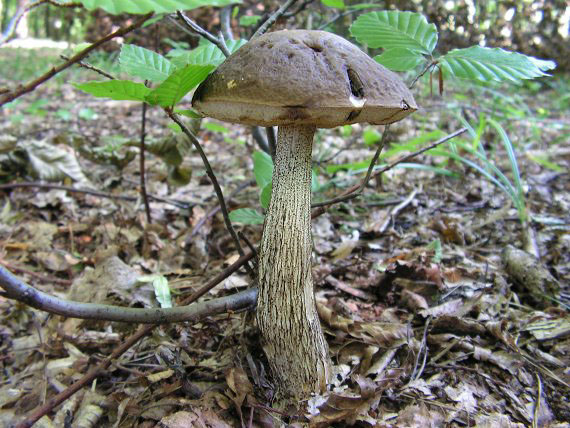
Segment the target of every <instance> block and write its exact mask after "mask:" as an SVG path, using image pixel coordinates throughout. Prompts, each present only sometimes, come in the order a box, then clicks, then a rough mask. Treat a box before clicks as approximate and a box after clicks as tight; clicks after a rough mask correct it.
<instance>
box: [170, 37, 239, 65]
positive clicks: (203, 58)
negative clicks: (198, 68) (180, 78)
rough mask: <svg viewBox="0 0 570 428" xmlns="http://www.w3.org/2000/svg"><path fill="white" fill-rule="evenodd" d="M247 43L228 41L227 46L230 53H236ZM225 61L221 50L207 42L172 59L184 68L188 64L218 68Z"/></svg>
mask: <svg viewBox="0 0 570 428" xmlns="http://www.w3.org/2000/svg"><path fill="white" fill-rule="evenodd" d="M246 43H247V40H244V39H238V40H226V46H227V47H228V50H229V51H230V53H234V52H235V51H237V50H238V49H239V48H241V47H242V46H243V45H245V44H246ZM225 59H226V57H225V55H224V54H223V53H222V51H221V50H220V49H218V47H217V46H216V45H214V44H213V43H211V42H207V43H204V44H203V45H201V46H198V47H197V48H195V49H192V50H190V51H187V52H184V53H183V54H180V55H177V56H175V57H174V58H172V62H173V63H174V64H176V66H177V67H184V66H185V65H188V64H198V65H205V64H211V65H215V66H216V67H217V66H218V65H220V64H221V63H222V62H224V61H225Z"/></svg>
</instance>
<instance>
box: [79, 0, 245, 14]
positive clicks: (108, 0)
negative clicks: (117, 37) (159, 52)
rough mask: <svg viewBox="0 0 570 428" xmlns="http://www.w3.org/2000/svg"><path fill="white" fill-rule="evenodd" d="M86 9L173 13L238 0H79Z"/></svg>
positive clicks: (111, 12)
mask: <svg viewBox="0 0 570 428" xmlns="http://www.w3.org/2000/svg"><path fill="white" fill-rule="evenodd" d="M80 1H81V3H82V4H83V6H85V8H86V9H89V10H93V9H96V8H101V9H103V10H105V11H106V12H108V13H110V14H112V15H118V14H120V13H138V14H143V13H148V12H155V13H173V12H176V11H177V10H190V9H196V8H198V7H202V6H216V7H222V6H227V5H229V4H233V3H241V1H240V0H140V1H133V0H80Z"/></svg>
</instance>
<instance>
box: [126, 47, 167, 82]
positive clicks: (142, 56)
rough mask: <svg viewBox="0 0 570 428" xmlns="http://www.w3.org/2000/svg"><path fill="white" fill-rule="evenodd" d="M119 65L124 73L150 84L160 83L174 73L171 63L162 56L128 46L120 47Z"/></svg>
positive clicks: (141, 48)
mask: <svg viewBox="0 0 570 428" xmlns="http://www.w3.org/2000/svg"><path fill="white" fill-rule="evenodd" d="M119 63H120V64H121V70H123V71H124V72H125V73H128V74H130V75H131V76H133V77H140V78H141V79H144V80H150V81H152V82H162V81H163V80H165V79H166V78H167V77H168V76H169V75H170V74H171V73H172V72H173V71H174V66H173V65H172V63H171V62H170V61H169V60H167V59H166V58H165V57H163V56H162V55H159V54H157V53H156V52H153V51H151V50H148V49H145V48H143V47H141V46H135V45H129V44H124V45H123V46H122V47H121V54H120V55H119Z"/></svg>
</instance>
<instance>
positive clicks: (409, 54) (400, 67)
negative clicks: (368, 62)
mask: <svg viewBox="0 0 570 428" xmlns="http://www.w3.org/2000/svg"><path fill="white" fill-rule="evenodd" d="M374 60H375V61H376V62H378V63H380V64H382V65H383V66H384V67H386V68H388V69H390V70H394V71H408V70H413V69H414V68H416V67H417V66H418V65H420V64H421V63H422V62H424V61H425V58H424V56H423V55H422V54H420V53H419V52H417V51H413V50H411V49H406V48H392V49H387V50H386V51H384V52H383V53H382V55H377V56H375V57H374Z"/></svg>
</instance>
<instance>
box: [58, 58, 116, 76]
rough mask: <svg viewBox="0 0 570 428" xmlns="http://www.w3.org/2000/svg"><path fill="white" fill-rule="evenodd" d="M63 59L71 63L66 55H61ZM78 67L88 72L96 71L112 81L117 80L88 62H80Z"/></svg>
mask: <svg viewBox="0 0 570 428" xmlns="http://www.w3.org/2000/svg"><path fill="white" fill-rule="evenodd" d="M59 57H60V58H61V59H63V60H64V61H69V57H68V56H65V55H60V56H59ZM77 65H79V66H80V67H83V68H85V69H87V70H91V71H94V72H95V73H97V74H100V75H101V76H103V77H106V78H107V79H111V80H115V79H116V77H114V76H113V75H112V74H109V73H107V72H106V71H103V70H101V69H100V68H97V67H95V66H94V65H91V64H89V63H88V62H85V61H79V62H78V63H77Z"/></svg>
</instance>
